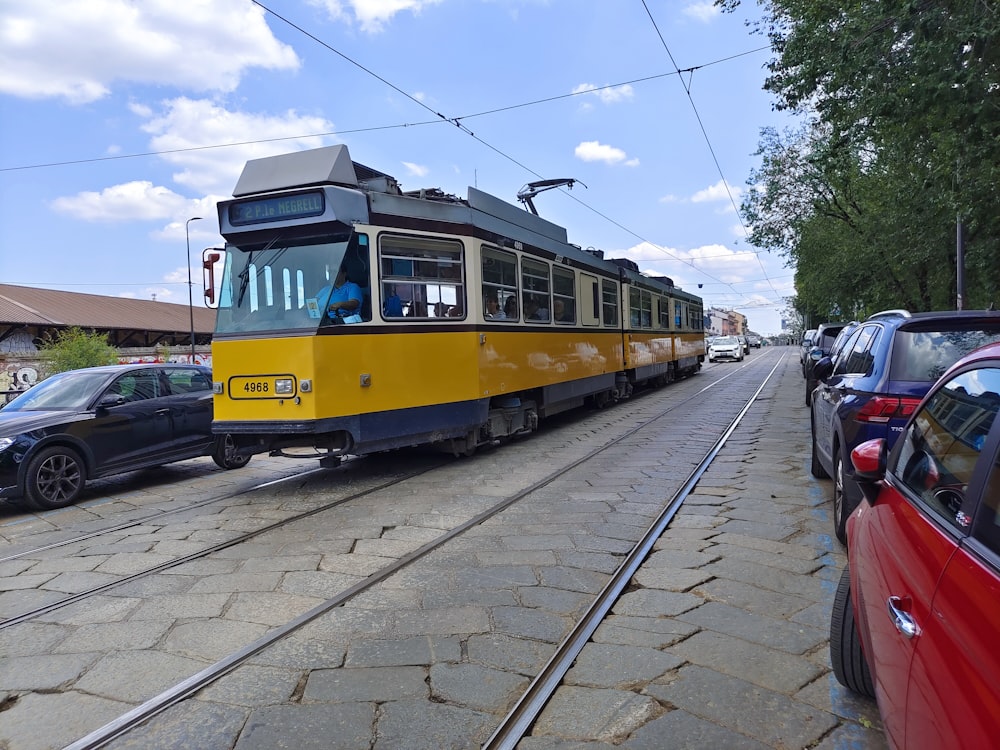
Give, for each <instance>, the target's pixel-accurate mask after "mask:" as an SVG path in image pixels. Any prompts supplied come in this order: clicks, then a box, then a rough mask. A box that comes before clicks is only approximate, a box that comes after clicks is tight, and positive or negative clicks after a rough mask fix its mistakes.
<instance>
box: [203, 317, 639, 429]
mask: <svg viewBox="0 0 1000 750" xmlns="http://www.w3.org/2000/svg"><path fill="white" fill-rule="evenodd" d="M622 357H623V352H622V343H621V337H620V335H619V334H618V333H617V332H615V331H610V332H604V331H600V330H596V329H595V330H594V331H580V330H574V331H560V330H553V329H551V328H546V329H539V330H527V329H526V330H524V331H520V330H518V331H510V330H506V331H501V330H483V329H479V330H478V331H476V330H472V331H470V330H463V331H456V330H447V329H442V330H441V331H440V332H438V331H433V332H427V331H420V332H417V331H413V332H402V333H379V334H377V335H375V334H369V335H365V334H360V333H359V334H351V335H332V336H303V337H294V338H274V339H256V340H255V339H250V340H241V341H218V340H217V341H216V342H215V343H214V344H213V360H214V361H215V363H216V366H215V370H214V375H213V378H214V379H215V380H216V381H221V382H223V383H224V385H225V393H224V395H222V396H219V397H216V402H215V418H216V419H217V420H220V421H238V420H251V421H299V420H312V419H324V418H329V417H338V416H349V415H354V414H368V413H376V412H382V411H392V410H395V409H407V408H412V407H419V406H429V405H435V404H447V403H456V402H461V401H470V400H475V399H479V398H492V397H495V396H501V395H503V394H509V393H517V392H521V391H529V390H531V389H534V388H539V387H541V386H545V385H554V384H557V383H563V382H567V381H570V380H577V379H581V378H587V377H592V376H595V375H602V374H606V373H611V372H617V371H619V370H620V369H621V362H622ZM223 363H225V364H224V366H223ZM223 367H224V368H225V369H223ZM279 376H285V377H288V376H290V377H293V378H294V379H295V381H296V384H297V385H296V394H294V395H292V396H285V397H277V396H276V395H274V394H272V393H262V392H261V391H260V390H259V388H258V387H254V388H251V389H250V390H249V391H248V390H247V389H246V384H248V383H251V384H252V383H263V382H265V381H273V379H274V378H275V377H279ZM303 380H308V381H311V388H310V390H309V391H308V392H303V391H302V387H301V383H302V381H303ZM295 396H297V397H298V398H299V403H295Z"/></svg>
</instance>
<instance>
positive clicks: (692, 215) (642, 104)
mask: <svg viewBox="0 0 1000 750" xmlns="http://www.w3.org/2000/svg"><path fill="white" fill-rule="evenodd" d="M265 8H266V10H265ZM756 12H758V10H757V5H756V3H755V2H753V1H752V0H748V2H745V3H744V7H743V8H741V10H740V12H739V13H737V14H722V13H720V12H718V10H717V9H716V8H714V6H713V5H712V4H711V3H710V2H699V1H698V0H690V1H685V0H680V1H678V2H670V1H666V2H665V1H663V0H645V2H643V0H263V4H262V5H258V4H255V3H253V2H251V0H142V1H141V2H133V1H132V0H58V1H56V2H35V3H27V2H23V0H0V257H2V266H0V267H2V269H3V272H2V280H3V281H4V282H6V283H13V284H22V285H27V286H37V287H42V288H47V289H63V290H67V291H77V292H87V293H91V294H105V295H112V296H127V297H135V298H140V299H150V298H152V297H153V296H154V295H155V298H156V299H157V300H160V301H168V302H177V303H183V304H186V303H187V291H188V290H187V266H186V235H185V225H188V226H189V229H190V241H191V257H192V260H193V268H194V269H195V270H194V282H195V303H196V304H200V293H199V289H200V284H201V272H200V265H199V259H200V253H201V250H202V248H205V247H209V246H213V245H220V244H221V242H222V241H221V238H220V237H219V235H218V219H217V214H216V210H215V204H216V203H217V201H219V200H223V199H225V198H228V197H230V195H231V194H232V190H233V188H234V187H235V185H236V180H237V178H238V177H239V174H240V171H241V169H242V167H243V164H244V163H245V162H246V160H247V159H253V158H259V157H262V156H268V155H271V154H276V153H285V152H288V151H293V150H298V149H303V148H314V147H318V146H326V145H332V144H335V143H345V144H347V146H348V147H349V149H350V152H351V156H352V158H353V159H354V160H355V161H358V162H361V163H363V164H367V165H368V166H371V167H373V168H375V169H378V170H380V171H383V172H387V173H389V174H392V175H393V176H395V177H396V178H397V179H398V180H399V181H400V182H401V183H402V186H403V189H404V190H413V189H417V188H422V187H427V188H430V187H437V188H441V189H442V190H444V191H446V192H449V193H453V194H456V195H459V196H462V197H464V196H465V195H466V190H467V187H468V186H469V185H474V186H476V187H478V188H479V189H481V190H485V191H487V192H489V193H492V194H494V195H496V196H498V197H500V198H502V199H504V200H506V201H509V202H510V203H513V204H516V203H517V200H516V197H515V196H516V193H517V191H518V190H519V189H520V188H521V187H522V186H523V185H525V184H526V183H527V182H530V181H533V180H538V179H548V178H556V177H567V178H574V179H576V180H578V181H579V182H578V183H577V184H576V185H575V186H574V187H573V188H572V190H569V191H561V190H550V191H548V192H545V193H543V194H541V195H539V196H538V197H536V198H535V206H536V207H537V209H538V211H539V213H540V214H541V215H542V216H544V217H545V218H547V219H549V220H551V221H554V222H556V223H558V224H561V225H563V226H565V227H566V228H567V230H568V233H569V237H570V241H572V242H575V243H576V244H579V245H582V246H583V247H595V248H600V249H602V250H604V251H605V254H606V255H607V256H628V257H631V258H633V259H634V260H636V261H637V262H638V263H639V265H640V267H641V268H642V269H643V270H644V271H649V272H652V273H657V274H665V275H667V276H670V277H672V278H673V279H674V281H675V283H677V285H678V286H681V287H682V288H684V289H687V290H689V291H692V292H695V293H697V294H701V295H702V296H703V297H704V298H705V301H706V304H707V305H714V306H719V307H724V308H727V309H735V310H738V311H740V312H742V313H744V314H745V315H747V316H748V318H749V321H750V327H751V329H752V330H755V331H757V332H760V333H765V334H766V333H777V332H778V330H779V328H780V317H781V311H782V310H783V309H784V307H785V304H784V302H783V298H784V297H787V296H790V295H793V294H794V288H793V283H792V282H793V278H792V273H793V271H792V269H790V268H787V267H785V264H784V261H783V259H782V258H780V257H777V256H776V255H773V254H770V253H767V252H766V251H756V250H755V248H752V247H751V246H750V245H749V244H748V243H747V242H746V241H745V239H744V236H745V232H746V227H745V226H744V223H743V222H742V221H741V219H740V217H739V215H738V213H737V212H736V210H735V207H734V204H735V206H738V205H739V204H740V200H741V196H742V194H743V193H744V191H745V190H747V189H748V187H747V185H746V180H747V178H748V176H749V175H750V171H751V169H753V168H754V167H755V166H757V164H758V158H757V157H755V156H754V155H753V154H754V152H755V150H756V148H757V142H758V137H759V133H760V129H761V128H762V127H765V126H774V127H779V128H780V127H785V126H788V125H791V124H792V123H791V122H790V121H789V120H788V119H787V117H785V116H784V115H783V114H782V113H777V112H774V111H773V109H772V106H771V105H772V102H771V100H770V98H769V97H768V95H767V94H766V93H765V92H763V91H762V89H761V86H762V84H763V81H764V77H765V71H764V66H765V64H766V63H767V61H768V60H769V59H770V57H771V55H770V53H769V52H768V50H766V49H762V48H763V47H764V46H765V45H766V40H765V39H763V38H762V37H760V36H759V35H753V34H751V33H750V31H749V29H748V28H747V27H746V25H745V21H746V20H747V15H746V14H748V13H749V14H753V13H756ZM678 69H679V70H681V71H682V73H680V74H678V73H677V71H678ZM581 183H582V184H581ZM195 216H200V217H204V218H203V220H201V221H192V222H190V223H188V219H190V218H191V217H195ZM699 284H701V285H702V286H701V288H699V287H698V285H699Z"/></svg>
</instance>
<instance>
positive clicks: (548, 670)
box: [482, 355, 784, 750]
mask: <svg viewBox="0 0 1000 750" xmlns="http://www.w3.org/2000/svg"><path fill="white" fill-rule="evenodd" d="M783 360H784V355H782V356H781V358H780V359H779V360H778V362H777V364H775V366H774V367H773V368H772V369H771V371H770V372H769V373H768V374H767V377H766V378H764V381H763V382H762V383H761V384H760V387H759V388H758V389H757V390H756V391H755V392H754V394H753V395H752V396H751V397H750V398H749V399H748V400H747V403H746V404H745V405H744V406H743V408H742V409H741V410H740V412H739V413H738V414H737V415H736V418H735V419H734V420H733V421H732V423H731V424H730V425H729V427H727V428H726V430H725V431H724V432H723V433H722V436H721V437H720V438H719V439H718V440H717V441H716V443H715V445H713V446H712V448H711V449H710V450H709V451H708V453H707V454H706V455H705V457H704V458H703V459H702V460H701V462H700V463H699V464H698V466H696V467H695V469H694V471H692V472H691V474H690V475H689V476H688V478H687V480H686V481H685V482H684V484H683V485H682V486H681V488H680V489H679V490H678V491H677V492H676V493H675V494H674V496H673V497H672V498H671V499H670V502H668V503H667V505H666V506H665V507H664V509H663V511H662V512H661V513H660V515H659V516H657V518H656V520H655V521H653V523H652V525H651V526H650V527H649V528H648V529H647V530H646V533H645V534H644V535H643V537H642V539H640V540H639V542H638V543H637V544H636V545H635V547H633V548H632V551H631V552H629V554H628V555H627V556H626V557H625V559H624V560H623V561H622V564H621V565H620V566H618V569H617V570H616V571H615V572H614V574H613V575H612V576H611V579H610V580H609V581H608V583H607V585H606V586H605V587H604V588H603V589H602V590H601V592H600V593H599V594H598V595H597V598H596V599H595V600H594V602H593V603H592V604H591V605H590V607H589V608H588V610H587V611H586V613H584V615H583V617H582V618H581V619H580V620H579V622H578V623H577V625H576V627H574V628H573V630H572V632H571V633H570V634H569V635H568V636H567V637H566V638H565V639H564V640H563V641H562V643H560V644H559V647H558V649H556V652H555V654H554V655H553V656H552V658H551V659H549V661H548V663H546V665H545V666H544V667H542V671H541V672H539V673H538V675H537V676H536V677H535V679H534V680H533V681H532V683H531V684H530V685H529V686H528V688H527V690H526V691H525V692H524V694H523V695H522V696H521V698H520V699H519V700H518V702H517V703H516V704H515V705H514V707H513V708H512V709H511V710H510V712H509V713H508V714H507V716H505V717H504V719H503V721H501V722H500V725H499V726H498V727H497V729H496V730H495V731H494V732H493V734H492V735H491V736H490V738H489V739H488V740H487V741H486V742H485V743H484V744H483V745H482V750H500V749H501V748H503V749H504V750H513V749H514V748H515V747H516V746H517V743H518V742H520V741H521V740H522V739H523V738H524V736H525V734H526V733H527V732H528V730H529V729H530V727H531V725H532V724H533V723H534V721H535V719H537V718H538V715H539V714H540V713H541V712H542V709H543V708H544V707H545V704H546V703H548V700H549V698H551V697H552V694H553V693H554V692H555V690H556V688H557V687H559V683H560V682H562V679H563V677H564V676H565V675H566V672H567V671H569V668H570V667H571V666H572V665H573V662H574V661H575V660H576V657H577V656H579V654H580V651H582V650H583V647H584V645H586V643H587V641H589V640H590V637H591V636H592V635H593V634H594V631H595V630H597V627H598V626H599V625H600V624H601V622H602V621H603V620H604V618H605V617H606V616H607V614H608V612H610V611H611V608H612V607H613V606H614V604H615V602H616V601H617V600H618V598H619V597H620V596H621V594H622V592H623V591H624V590H625V587H626V586H627V585H628V583H629V581H631V580H632V577H633V576H634V575H635V574H636V572H637V571H638V569H639V566H641V565H642V563H643V562H644V561H645V560H646V558H647V557H648V556H649V553H650V551H651V550H652V549H653V545H654V544H655V543H656V541H657V540H658V539H659V538H660V537H661V536H662V535H663V532H664V530H665V529H666V528H667V526H668V525H669V524H670V522H671V521H672V520H673V518H674V515H676V513H677V511H678V510H679V509H680V507H681V505H682V504H683V503H684V500H685V499H687V496H688V495H690V494H691V491H692V490H693V489H694V488H695V486H696V485H697V484H698V481H699V480H700V479H701V477H702V476H703V475H704V474H705V472H706V471H707V470H708V467H709V466H710V465H711V464H712V462H713V461H714V460H715V458H716V456H718V455H719V452H720V451H721V450H722V448H723V446H724V445H725V444H726V442H727V441H728V440H729V438H730V437H731V436H732V434H733V432H735V430H736V428H737V427H738V426H739V424H740V422H742V421H743V418H744V417H745V416H746V414H747V412H749V411H750V408H751V407H752V406H753V405H754V403H755V402H756V400H757V398H758V396H760V393H761V391H763V390H764V386H766V385H767V383H768V381H769V380H770V379H771V377H772V376H773V375H774V373H775V371H776V370H777V369H778V366H779V365H780V364H781V363H782V361H783Z"/></svg>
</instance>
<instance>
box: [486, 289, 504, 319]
mask: <svg viewBox="0 0 1000 750" xmlns="http://www.w3.org/2000/svg"><path fill="white" fill-rule="evenodd" d="M486 317H487V318H492V319H493V320H503V319H504V318H506V317H507V315H506V314H505V313H504V311H503V310H501V309H500V303H499V302H497V296H496V295H495V294H487V295H486Z"/></svg>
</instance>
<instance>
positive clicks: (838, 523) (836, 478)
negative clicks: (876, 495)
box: [833, 446, 850, 547]
mask: <svg viewBox="0 0 1000 750" xmlns="http://www.w3.org/2000/svg"><path fill="white" fill-rule="evenodd" d="M848 515H850V514H849V513H848V512H847V508H846V502H845V499H844V461H843V459H841V457H840V446H836V447H835V448H834V451H833V531H834V534H836V536H837V540H838V541H839V542H840V543H841V544H843V545H844V546H845V547H846V546H847V516H848Z"/></svg>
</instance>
